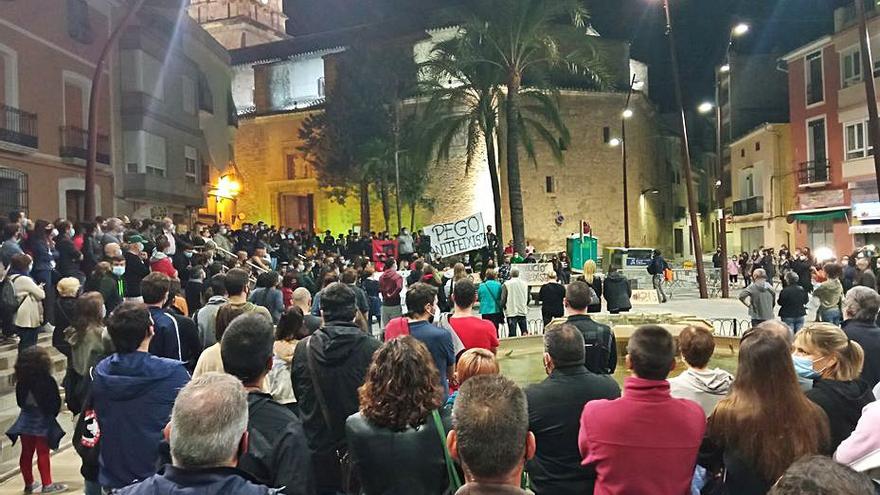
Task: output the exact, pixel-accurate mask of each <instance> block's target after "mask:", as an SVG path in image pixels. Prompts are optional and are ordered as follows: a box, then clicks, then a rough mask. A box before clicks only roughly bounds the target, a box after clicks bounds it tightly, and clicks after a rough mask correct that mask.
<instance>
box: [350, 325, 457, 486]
mask: <svg viewBox="0 0 880 495" xmlns="http://www.w3.org/2000/svg"><path fill="white" fill-rule="evenodd" d="M358 394H359V397H360V412H358V413H356V414H353V415H351V416H349V418H348V420H346V422H345V433H346V437H347V439H348V446H349V453H350V455H351V459H352V461H353V464H354V467H355V470H356V471H357V473H358V474H359V475H360V480H361V494H364V495H375V494H386V493H407V494H412V495H420V494H424V495H428V494H431V495H435V494H439V493H443V491H444V489H445V488H446V487H447V486H448V485H449V480H448V476H447V466H446V460H445V454H444V445H445V443H444V441H443V439H444V438H445V437H446V433H447V431H448V430H449V427H450V426H449V425H450V421H449V417H448V415H441V414H440V412H439V409H440V406H441V405H442V404H443V388H442V387H441V386H440V376H439V372H438V371H437V367H436V366H435V365H434V360H433V359H432V358H431V354H430V353H429V352H428V348H427V347H425V345H424V344H422V343H421V342H420V341H418V340H416V339H415V338H413V337H411V336H408V335H407V336H403V337H398V338H396V339H392V340H389V341H388V342H385V344H383V345H382V347H380V348H379V350H377V351H376V353H375V354H374V355H373V362H372V363H371V364H370V368H369V370H368V371H367V376H366V380H365V381H364V384H363V386H361V387H360V388H359V389H358ZM438 423H439V426H440V431H438V429H437V427H438Z"/></svg>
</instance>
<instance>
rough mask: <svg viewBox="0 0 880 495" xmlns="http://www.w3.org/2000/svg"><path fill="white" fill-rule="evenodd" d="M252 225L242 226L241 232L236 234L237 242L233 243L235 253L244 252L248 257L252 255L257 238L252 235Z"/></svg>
mask: <svg viewBox="0 0 880 495" xmlns="http://www.w3.org/2000/svg"><path fill="white" fill-rule="evenodd" d="M252 227H253V225H251V224H249V223H246V224H244V225H242V227H241V232H239V233H238V242H236V243H235V250H236V251H244V252H245V253H247V255H248V257H251V256H253V255H254V249H256V247H257V236H256V235H254V232H253V228H252Z"/></svg>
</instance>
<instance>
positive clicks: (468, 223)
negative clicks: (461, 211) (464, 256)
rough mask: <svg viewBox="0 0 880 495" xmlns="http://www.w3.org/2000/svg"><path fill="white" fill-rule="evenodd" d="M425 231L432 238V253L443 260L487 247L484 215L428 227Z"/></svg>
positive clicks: (477, 214) (480, 214)
mask: <svg viewBox="0 0 880 495" xmlns="http://www.w3.org/2000/svg"><path fill="white" fill-rule="evenodd" d="M424 231H425V233H427V234H428V235H429V236H430V237H431V252H432V253H434V254H435V255H437V256H440V257H441V258H445V257H447V256H454V255H456V254H461V253H466V252H468V251H473V250H475V249H480V248H484V247H486V226H485V225H484V224H483V214H482V213H476V214H474V215H471V216H469V217H467V218H463V219H461V220H457V221H455V222H448V223H437V224H434V225H428V226H427V227H425V229H424Z"/></svg>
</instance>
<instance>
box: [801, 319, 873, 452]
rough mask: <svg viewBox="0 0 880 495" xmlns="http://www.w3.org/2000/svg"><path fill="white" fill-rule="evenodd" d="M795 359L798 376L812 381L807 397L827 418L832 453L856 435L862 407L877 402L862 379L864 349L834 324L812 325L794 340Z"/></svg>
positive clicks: (805, 328) (806, 327)
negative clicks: (808, 363)
mask: <svg viewBox="0 0 880 495" xmlns="http://www.w3.org/2000/svg"><path fill="white" fill-rule="evenodd" d="M793 359H794V363H795V370H796V371H797V372H798V374H799V375H801V376H805V377H807V378H812V379H813V388H812V389H810V390H809V391H807V398H809V399H810V400H812V401H813V402H815V403H816V404H818V405H819V407H821V408H822V409H823V410H824V411H825V414H827V415H828V421H829V424H830V425H831V445H830V449H831V450H832V451H833V450H835V449H836V448H837V446H838V445H840V443H841V442H842V441H843V440H845V439H846V438H847V437H849V435H850V434H851V433H852V432H853V430H854V429H855V427H856V424H857V423H858V421H859V417H861V414H862V408H864V407H865V406H866V405H868V404H869V403H871V402H873V401H874V394H873V393H872V392H871V387H870V386H869V385H868V384H867V382H865V381H863V380H860V379H859V377H860V375H861V373H862V366H863V364H864V362H865V353H864V351H863V350H862V346H860V345H859V344H858V343H857V342H855V341H852V340H850V339H849V338H848V337H847V336H846V334H845V333H844V332H843V330H841V329H840V328H838V327H836V326H834V325H831V324H828V323H812V324H810V325H807V326H805V327H804V328H803V330H801V331H800V332H798V334H797V336H796V337H795V341H794V358H793ZM807 360H809V361H810V362H811V365H810V367H809V368H807V366H806V363H807Z"/></svg>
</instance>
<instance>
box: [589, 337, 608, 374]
mask: <svg viewBox="0 0 880 495" xmlns="http://www.w3.org/2000/svg"><path fill="white" fill-rule="evenodd" d="M584 351H585V358H584V365H585V366H586V367H587V369H588V370H590V371H592V372H593V373H596V374H600V375H607V374H610V372H611V370H609V369H608V354H609V353H610V352H611V332H608V338H607V340H603V339H602V334H601V332H600V330H599V329H591V330H588V331H587V333H586V334H584Z"/></svg>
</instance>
